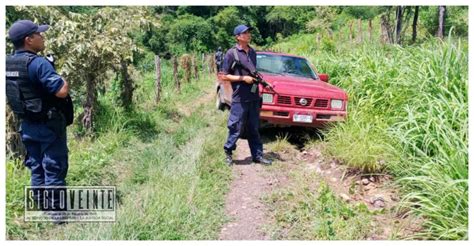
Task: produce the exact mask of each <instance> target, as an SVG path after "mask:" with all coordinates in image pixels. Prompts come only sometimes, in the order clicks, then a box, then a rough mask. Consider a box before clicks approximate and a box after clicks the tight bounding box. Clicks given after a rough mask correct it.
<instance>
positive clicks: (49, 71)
mask: <svg viewBox="0 0 474 246" xmlns="http://www.w3.org/2000/svg"><path fill="white" fill-rule="evenodd" d="M25 52H29V51H26V50H17V51H15V56H17V55H22V53H25ZM28 75H29V76H30V80H31V81H32V82H33V83H40V84H41V87H42V88H43V89H44V90H45V91H46V92H48V93H50V94H53V95H54V94H56V93H57V92H58V91H59V90H60V89H61V87H62V86H63V84H64V81H63V79H62V78H61V76H59V74H58V73H56V70H55V69H54V67H53V65H51V63H50V62H49V61H48V60H46V58H44V57H42V56H38V57H36V58H34V59H33V61H31V63H30V65H28Z"/></svg>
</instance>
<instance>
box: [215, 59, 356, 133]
mask: <svg viewBox="0 0 474 246" xmlns="http://www.w3.org/2000/svg"><path fill="white" fill-rule="evenodd" d="M257 71H258V72H259V73H260V74H261V75H262V77H263V79H264V80H265V81H267V82H268V83H269V84H271V85H272V86H273V90H270V89H268V88H263V87H262V86H261V85H260V94H261V96H262V100H263V104H262V109H261V112H260V120H261V123H262V124H261V125H262V126H268V125H275V126H293V125H294V126H308V127H316V128H322V127H324V126H325V125H327V123H328V122H334V121H344V120H345V119H346V116H347V100H348V96H347V93H346V92H345V91H344V90H342V89H340V88H339V87H337V86H334V85H331V84H329V83H328V75H327V74H317V73H316V69H315V68H314V66H313V65H312V64H311V63H310V62H309V61H308V60H307V59H306V58H304V57H300V56H294V55H289V54H283V53H274V52H257ZM216 87H217V89H216V91H217V93H216V107H217V108H218V109H220V110H224V109H225V108H228V107H229V105H231V103H232V87H231V85H230V83H229V82H224V81H219V80H218V81H217V83H216Z"/></svg>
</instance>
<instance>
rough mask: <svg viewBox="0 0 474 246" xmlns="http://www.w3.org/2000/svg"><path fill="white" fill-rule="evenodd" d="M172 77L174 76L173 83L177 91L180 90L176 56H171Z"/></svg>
mask: <svg viewBox="0 0 474 246" xmlns="http://www.w3.org/2000/svg"><path fill="white" fill-rule="evenodd" d="M173 78H174V84H175V86H176V89H177V90H178V92H180V91H181V84H180V82H179V78H178V59H177V58H176V56H173Z"/></svg>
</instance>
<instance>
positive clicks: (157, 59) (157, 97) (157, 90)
mask: <svg viewBox="0 0 474 246" xmlns="http://www.w3.org/2000/svg"><path fill="white" fill-rule="evenodd" d="M155 74H156V81H155V103H156V104H157V105H158V103H159V102H160V99H161V98H160V97H161V60H160V57H159V56H158V55H155Z"/></svg>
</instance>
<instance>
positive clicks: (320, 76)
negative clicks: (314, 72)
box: [318, 73, 329, 82]
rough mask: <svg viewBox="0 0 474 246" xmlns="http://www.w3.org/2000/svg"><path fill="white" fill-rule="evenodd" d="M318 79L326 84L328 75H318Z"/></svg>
mask: <svg viewBox="0 0 474 246" xmlns="http://www.w3.org/2000/svg"><path fill="white" fill-rule="evenodd" d="M318 77H319V79H320V80H322V81H324V82H328V81H329V75H327V74H325V73H320V74H318Z"/></svg>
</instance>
